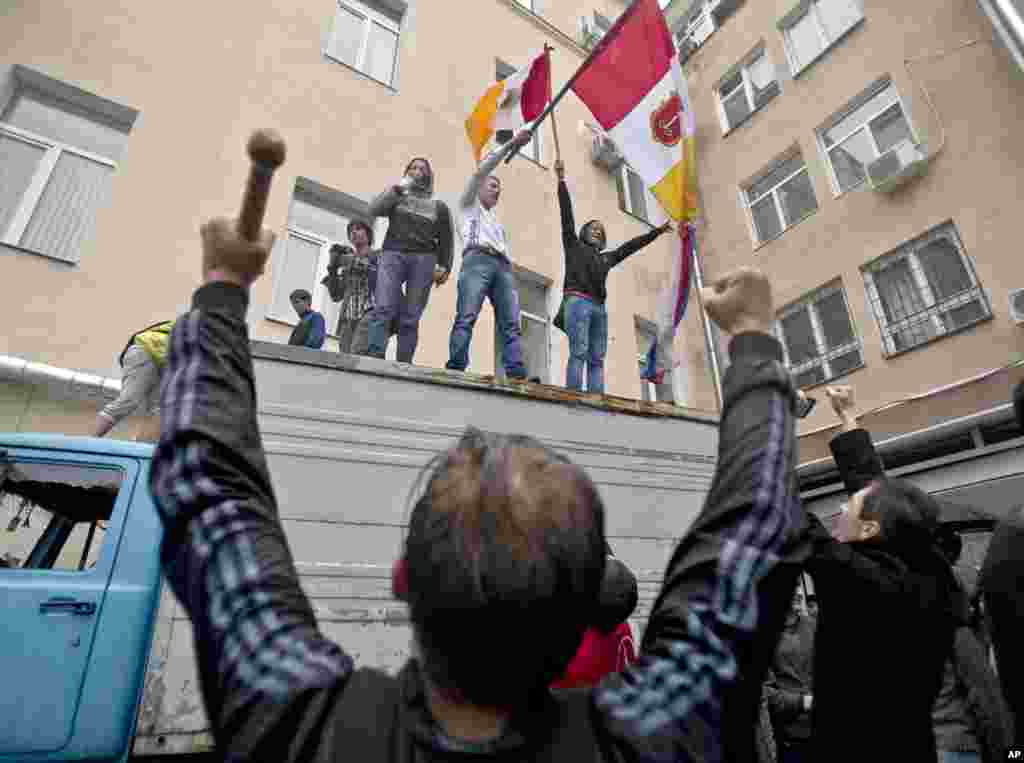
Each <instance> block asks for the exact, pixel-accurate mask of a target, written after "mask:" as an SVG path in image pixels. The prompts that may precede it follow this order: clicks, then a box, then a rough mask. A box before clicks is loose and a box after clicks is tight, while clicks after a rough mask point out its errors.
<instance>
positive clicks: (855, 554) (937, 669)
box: [808, 388, 965, 762]
mask: <svg viewBox="0 0 1024 763" xmlns="http://www.w3.org/2000/svg"><path fill="white" fill-rule="evenodd" d="M838 391H839V388H830V389H829V390H828V391H827V392H828V393H829V398H830V399H831V400H832V404H833V408H834V409H835V411H836V413H837V415H839V417H840V419H841V421H842V422H843V432H842V433H841V434H840V435H838V436H837V437H835V438H834V439H833V440H832V442H831V443H830V447H831V449H832V454H833V456H834V457H835V460H836V466H837V467H838V468H839V473H840V475H841V476H842V478H843V482H844V483H845V485H846V490H847V492H848V493H849V494H850V500H849V502H848V503H847V504H846V506H845V507H844V509H843V513H842V514H841V515H840V518H839V522H838V527H837V529H836V532H835V534H836V537H835V538H833V537H830V536H829V534H828V532H827V531H826V530H825V528H824V527H823V526H822V524H821V522H820V521H819V520H817V518H812V533H811V537H812V538H813V542H814V551H813V553H812V556H811V559H810V563H809V564H808V570H809V571H810V573H811V576H812V577H813V579H814V588H815V592H816V593H817V594H818V601H819V606H820V609H821V614H820V617H819V620H818V631H817V636H816V638H815V643H814V650H815V654H814V707H813V709H812V723H811V726H812V735H813V746H814V750H815V759H818V758H820V759H821V760H829V761H837V760H842V761H845V760H850V761H865V760H913V761H915V762H917V761H923V762H927V761H935V760H936V759H937V757H936V750H935V736H934V733H933V730H932V717H931V713H932V708H933V707H934V704H935V698H936V696H937V695H938V692H939V687H940V685H941V683H942V670H943V666H944V665H945V663H946V660H947V659H948V658H949V655H950V653H951V651H952V646H953V632H954V630H955V628H956V626H957V624H958V622H959V613H961V612H962V611H963V607H964V604H965V596H964V593H963V591H962V590H961V589H960V586H959V584H958V583H957V580H956V578H955V577H954V576H953V571H952V569H951V568H950V565H949V562H948V561H947V560H946V558H945V557H944V556H943V554H942V552H941V550H940V549H939V547H938V545H937V543H936V540H935V533H936V531H937V529H938V521H939V507H938V504H936V503H935V501H934V499H932V498H931V497H930V496H928V495H927V494H926V493H924V492H922V491H921V490H920V489H918V488H917V487H915V486H913V485H911V484H909V483H907V482H904V481H901V480H888V479H884V470H883V468H882V463H881V460H880V459H879V458H878V454H877V453H876V452H875V450H874V447H873V446H872V444H871V437H870V435H869V434H868V433H867V432H866V431H865V430H863V429H861V428H860V426H859V424H858V421H857V417H856V415H855V414H854V411H853V399H852V393H851V392H850V390H848V389H846V390H845V392H846V394H845V396H843V395H839V394H837V393H838ZM861 718H863V719H865V720H867V719H870V723H869V724H867V723H866V724H865V729H864V731H863V732H861V731H857V729H856V726H857V721H858V719H861Z"/></svg>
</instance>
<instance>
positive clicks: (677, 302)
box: [571, 0, 697, 383]
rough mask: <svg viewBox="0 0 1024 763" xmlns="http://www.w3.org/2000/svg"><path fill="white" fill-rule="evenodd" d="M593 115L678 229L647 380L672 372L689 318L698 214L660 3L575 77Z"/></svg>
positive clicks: (646, 3) (681, 85)
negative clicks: (678, 334)
mask: <svg viewBox="0 0 1024 763" xmlns="http://www.w3.org/2000/svg"><path fill="white" fill-rule="evenodd" d="M571 89H572V91H573V92H574V93H576V95H577V96H578V97H579V98H580V100H582V101H583V103H584V104H586V106H587V108H589V109H590V111H591V113H592V114H593V115H594V118H595V119H596V120H597V122H598V124H600V125H601V127H602V129H603V130H604V131H605V132H606V133H607V135H608V137H609V138H611V139H612V141H614V143H615V145H616V146H617V147H618V149H619V151H620V152H621V153H622V155H623V156H624V157H625V159H626V161H627V162H628V164H629V166H630V167H632V168H633V170H634V171H636V173H637V174H638V175H640V177H641V178H642V179H643V181H644V183H645V184H646V185H647V187H648V188H649V189H650V191H651V193H652V194H653V195H654V197H655V198H656V199H657V200H658V202H659V203H660V204H661V206H662V208H663V209H664V210H665V213H666V214H667V215H668V216H669V217H671V218H672V219H673V220H675V221H677V222H678V223H680V225H679V235H680V244H681V245H680V250H679V252H678V253H677V255H676V257H675V258H674V261H673V264H672V272H671V277H670V280H669V283H668V285H667V287H666V290H665V292H664V293H663V294H662V300H661V306H660V309H659V314H658V316H657V323H658V336H657V339H656V340H655V342H654V344H653V345H652V347H651V350H650V352H649V355H648V362H647V369H648V375H649V378H651V380H652V381H655V382H658V383H660V382H661V381H662V380H663V377H664V374H665V371H666V370H668V369H669V368H670V367H671V359H670V349H671V347H672V340H673V338H674V337H675V330H676V327H677V326H678V325H679V322H680V321H681V320H682V319H683V315H684V314H685V313H686V303H687V297H688V295H689V290H690V275H691V270H692V263H693V257H694V255H695V251H694V230H693V225H692V220H693V218H694V217H695V216H696V214H697V186H696V165H695V156H694V142H693V133H694V119H693V112H692V111H691V109H690V101H689V96H688V93H687V89H686V80H685V79H684V77H683V71H682V68H681V67H680V65H679V59H678V57H677V56H676V51H675V45H674V44H673V42H672V35H671V33H670V32H669V29H668V25H667V24H666V23H665V16H664V14H663V13H662V11H661V8H660V7H659V5H658V0H635V1H634V2H633V4H632V5H630V7H629V8H627V9H626V10H625V11H624V12H623V14H622V15H621V16H620V17H619V19H618V20H617V21H616V22H615V24H614V25H613V26H612V28H611V29H610V30H608V32H607V33H606V34H605V36H604V37H603V38H602V39H601V41H600V42H599V43H598V45H597V47H596V48H595V50H594V52H593V54H592V55H591V57H590V58H589V59H588V61H587V62H586V63H585V64H584V65H583V66H582V67H581V68H580V70H579V71H578V72H577V74H576V75H575V76H574V77H573V80H572V86H571Z"/></svg>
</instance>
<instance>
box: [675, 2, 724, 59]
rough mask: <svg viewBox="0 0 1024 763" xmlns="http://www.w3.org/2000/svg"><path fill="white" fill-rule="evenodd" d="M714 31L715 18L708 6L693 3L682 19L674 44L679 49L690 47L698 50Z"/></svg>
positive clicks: (703, 3) (702, 3) (701, 3)
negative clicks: (682, 22) (682, 23)
mask: <svg viewBox="0 0 1024 763" xmlns="http://www.w3.org/2000/svg"><path fill="white" fill-rule="evenodd" d="M715 29H716V25H715V17H714V15H712V13H711V11H710V9H709V7H708V4H707V3H705V2H697V3H694V4H693V7H692V9H691V11H690V13H689V14H688V15H687V16H686V17H685V18H684V25H683V26H681V28H680V32H679V34H678V35H677V36H676V44H677V45H678V46H679V48H680V49H682V48H683V47H684V46H692V48H693V49H696V48H699V47H700V46H701V45H703V44H704V43H705V42H706V41H707V39H708V38H709V37H710V36H711V34H712V33H713V32H714V31H715Z"/></svg>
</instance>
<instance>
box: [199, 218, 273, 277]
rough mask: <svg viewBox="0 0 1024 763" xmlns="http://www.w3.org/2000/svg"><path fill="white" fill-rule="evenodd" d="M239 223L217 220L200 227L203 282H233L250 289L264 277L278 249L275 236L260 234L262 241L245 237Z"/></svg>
mask: <svg viewBox="0 0 1024 763" xmlns="http://www.w3.org/2000/svg"><path fill="white" fill-rule="evenodd" d="M236 226H237V224H236V221H234V220H230V219H228V218H226V217H216V218H214V219H212V220H209V221H208V222H206V223H204V224H203V225H202V226H201V227H200V228H199V235H200V236H201V237H202V239H203V280H204V281H205V282H206V283H211V282H213V281H229V282H231V283H235V284H238V285H239V286H243V287H248V286H250V285H251V284H252V282H253V281H255V280H256V279H257V278H259V277H260V276H261V275H263V269H264V267H265V266H266V264H267V258H268V257H270V250H271V249H273V247H274V234H273V233H272V232H271V231H269V230H266V229H264V230H262V231H260V238H259V240H258V241H249V240H247V239H244V238H242V237H241V236H240V235H239V233H238V229H237V227H236Z"/></svg>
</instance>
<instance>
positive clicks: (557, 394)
mask: <svg viewBox="0 0 1024 763" xmlns="http://www.w3.org/2000/svg"><path fill="white" fill-rule="evenodd" d="M252 357H253V360H254V361H260V360H262V361H272V362H281V363H294V364H296V365H304V366H313V367H316V368H327V369H333V370H337V371H347V372H353V373H361V374H371V375H375V376H387V377H390V378H393V379H400V380H402V381H408V382H414V383H419V384H440V385H444V386H449V387H459V388H462V389H467V390H473V391H476V392H486V393H490V394H497V395H514V396H518V397H525V398H529V399H532V400H538V401H543V402H549V403H559V404H562V405H566V404H569V405H577V406H580V407H584V408H594V409H598V410H604V411H607V412H609V413H625V414H629V415H633V416H655V417H659V418H676V419H684V420H687V421H697V422H701V423H705V424H711V425H716V424H717V423H718V416H717V415H716V414H715V413H713V412H711V411H706V410H703V409H700V408H683V407H681V406H678V405H672V404H671V403H658V402H650V403H648V402H644V401H642V400H632V399H630V398H625V397H617V396H615V395H590V394H586V393H580V392H571V391H569V390H567V389H565V388H564V387H556V386H554V385H551V384H534V383H530V382H506V381H501V380H499V379H496V378H495V377H494V376H490V375H480V374H474V373H468V372H466V373H463V372H460V371H448V370H445V369H438V368H427V367H425V366H416V365H410V364H408V363H398V362H395V361H390V360H379V359H377V358H367V357H362V356H358V355H345V354H342V353H338V352H324V351H321V350H311V349H308V348H305V347H293V346H290V345H285V344H277V343H274V342H262V341H254V342H252Z"/></svg>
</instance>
